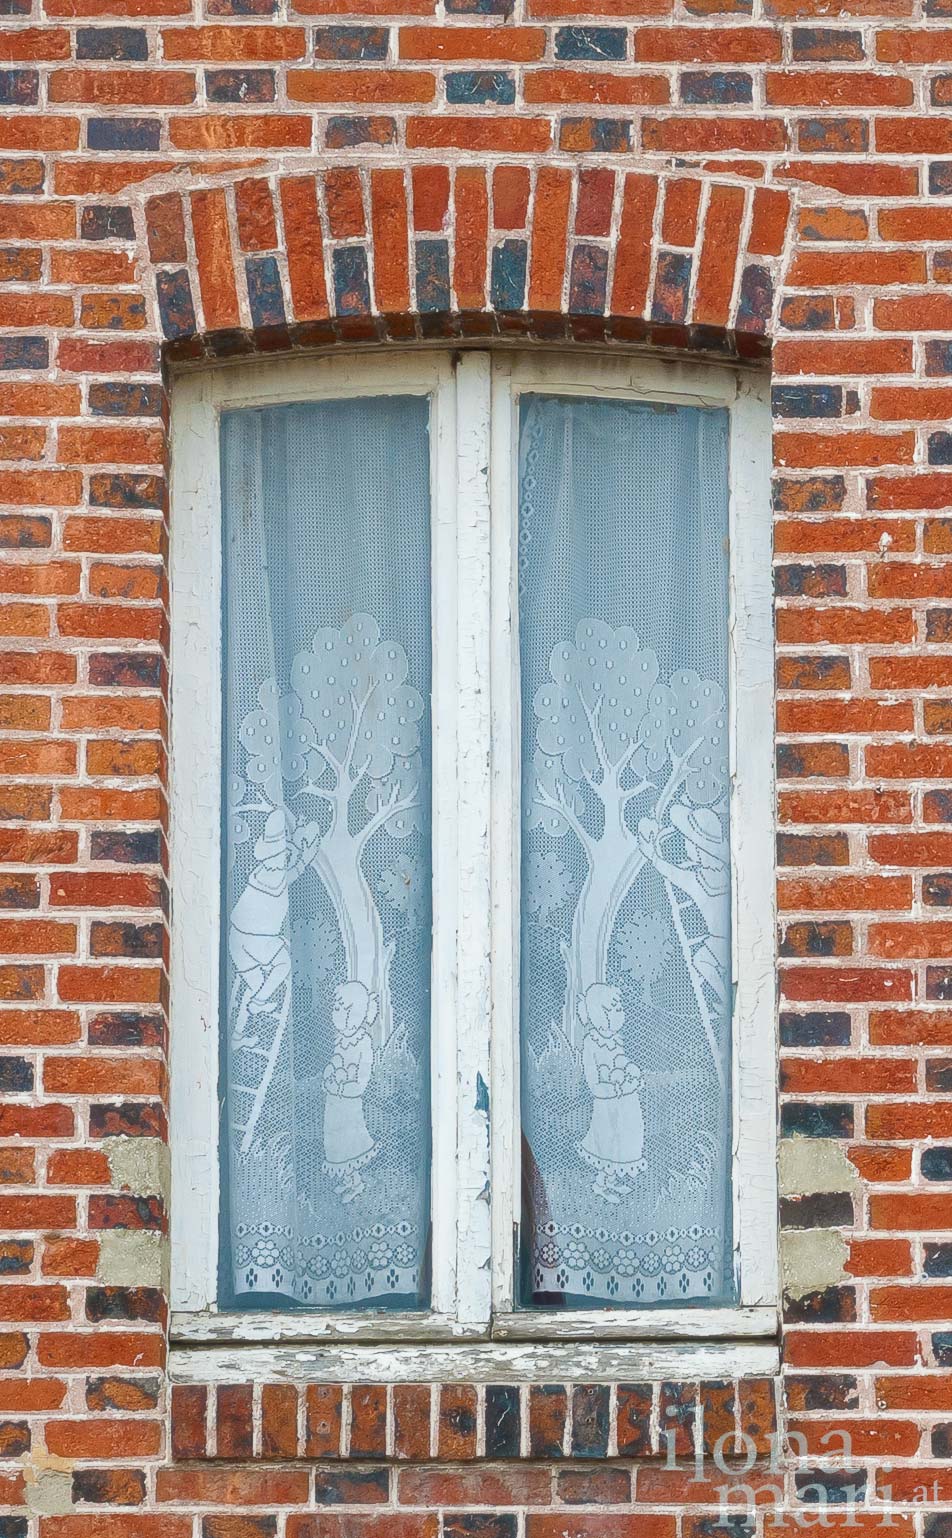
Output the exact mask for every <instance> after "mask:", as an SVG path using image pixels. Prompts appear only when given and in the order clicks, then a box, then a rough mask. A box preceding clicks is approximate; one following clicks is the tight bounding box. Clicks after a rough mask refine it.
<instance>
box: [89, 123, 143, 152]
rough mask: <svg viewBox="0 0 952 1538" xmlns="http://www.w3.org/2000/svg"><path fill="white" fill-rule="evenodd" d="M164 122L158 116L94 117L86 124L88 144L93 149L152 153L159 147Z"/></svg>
mask: <svg viewBox="0 0 952 1538" xmlns="http://www.w3.org/2000/svg"><path fill="white" fill-rule="evenodd" d="M161 137H162V124H161V122H160V121H159V119H158V118H146V117H94V118H90V119H89V122H88V123H87V124H86V145H87V147H88V148H89V149H91V150H113V151H115V150H130V151H132V152H133V153H134V154H143V153H146V154H148V153H150V152H151V151H154V150H157V149H158V148H159V142H160V140H161Z"/></svg>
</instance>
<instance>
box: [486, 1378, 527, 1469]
mask: <svg viewBox="0 0 952 1538" xmlns="http://www.w3.org/2000/svg"><path fill="white" fill-rule="evenodd" d="M485 1421H486V1457H487V1458H517V1457H518V1456H519V1449H520V1446H521V1440H522V1438H521V1433H522V1413H521V1408H520V1403H519V1389H518V1388H517V1387H516V1385H515V1384H512V1383H490V1384H489V1385H488V1387H487V1389H486V1408H485Z"/></svg>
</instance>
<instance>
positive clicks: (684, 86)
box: [681, 69, 754, 107]
mask: <svg viewBox="0 0 952 1538" xmlns="http://www.w3.org/2000/svg"><path fill="white" fill-rule="evenodd" d="M753 99H754V85H753V81H752V80H751V78H750V76H749V75H745V74H743V73H742V72H741V71H739V70H733V69H727V70H710V71H708V70H705V71H699V72H697V73H693V72H691V71H687V72H685V74H683V75H682V76H681V100H682V101H683V102H685V103H686V104H687V105H689V106H705V107H707V106H719V107H730V106H737V105H744V106H746V105H749V103H750V102H752V101H753Z"/></svg>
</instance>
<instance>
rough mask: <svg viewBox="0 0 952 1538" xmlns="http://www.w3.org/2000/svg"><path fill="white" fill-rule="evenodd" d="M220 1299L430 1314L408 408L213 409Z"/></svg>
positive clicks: (423, 674)
mask: <svg viewBox="0 0 952 1538" xmlns="http://www.w3.org/2000/svg"><path fill="white" fill-rule="evenodd" d="M221 452H222V488H223V492H222V495H223V510H224V520H223V521H224V646H223V654H224V742H223V775H224V779H225V785H224V792H225V797H226V816H225V823H224V850H223V864H224V870H223V882H224V902H223V933H222V963H223V964H222V1001H221V1020H222V1063H223V1084H222V1102H223V1124H222V1147H223V1157H222V1168H223V1172H224V1179H225V1186H224V1192H223V1201H222V1214H223V1217H222V1226H223V1243H222V1255H223V1262H222V1276H221V1288H222V1294H223V1298H224V1300H225V1302H226V1305H232V1306H234V1305H236V1304H238V1303H239V1302H240V1304H241V1305H242V1306H244V1307H258V1308H262V1307H264V1308H268V1307H274V1308H278V1307H285V1306H288V1305H290V1304H301V1305H306V1306H308V1307H311V1308H317V1309H329V1308H332V1309H338V1308H347V1307H365V1308H366V1307H368V1306H372V1307H374V1308H379V1307H383V1306H387V1305H391V1306H399V1307H403V1308H407V1307H412V1308H420V1307H424V1306H425V1305H426V1303H427V1301H428V1298H429V1278H428V1260H427V1256H428V1233H429V1149H430V1130H429V1129H430V1116H429V1030H430V931H431V923H430V886H431V882H430V799H431V798H430V537H429V521H430V512H429V471H428V464H429V446H428V403H427V401H426V400H424V399H422V398H418V397H412V396H394V397H381V398H372V399H367V398H364V399H359V400H349V401H325V402H320V403H309V404H306V405H291V406H280V407H275V408H271V409H267V410H242V411H229V412H226V413H225V414H224V416H223V420H222V451H221Z"/></svg>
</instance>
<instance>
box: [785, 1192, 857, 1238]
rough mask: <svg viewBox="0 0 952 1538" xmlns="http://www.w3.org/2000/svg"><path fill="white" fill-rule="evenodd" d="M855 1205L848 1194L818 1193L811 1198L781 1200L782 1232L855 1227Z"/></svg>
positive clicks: (786, 1198)
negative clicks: (784, 1230) (853, 1225)
mask: <svg viewBox="0 0 952 1538" xmlns="http://www.w3.org/2000/svg"><path fill="white" fill-rule="evenodd" d="M852 1224H854V1201H852V1197H850V1195H849V1192H847V1190H840V1192H829V1190H823V1192H817V1193H815V1195H811V1197H781V1198H780V1227H781V1229H835V1227H852Z"/></svg>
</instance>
